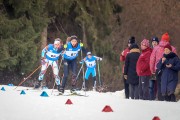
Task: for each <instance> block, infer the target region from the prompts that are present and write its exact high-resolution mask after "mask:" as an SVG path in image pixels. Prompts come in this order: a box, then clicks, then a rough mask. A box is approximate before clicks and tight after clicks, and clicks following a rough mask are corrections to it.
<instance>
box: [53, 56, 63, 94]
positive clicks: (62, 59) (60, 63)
mask: <svg viewBox="0 0 180 120" xmlns="http://www.w3.org/2000/svg"><path fill="white" fill-rule="evenodd" d="M62 61H63V57H62V59H61V62H60V65H59V68H58V70H59V71H60V69H61V64H62ZM55 83H56V80H55V79H54V85H53V88H52V92H51V95H52V94H53V89H54V87H55Z"/></svg>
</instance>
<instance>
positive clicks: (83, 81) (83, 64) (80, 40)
mask: <svg viewBox="0 0 180 120" xmlns="http://www.w3.org/2000/svg"><path fill="white" fill-rule="evenodd" d="M80 43H81V40H80ZM82 59H83V57H82V49H81V60H82ZM82 71H83V83H84V87H85V79H84V64H82ZM85 95H86V90H85Z"/></svg>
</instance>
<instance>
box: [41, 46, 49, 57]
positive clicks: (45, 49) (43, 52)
mask: <svg viewBox="0 0 180 120" xmlns="http://www.w3.org/2000/svg"><path fill="white" fill-rule="evenodd" d="M47 50H48V46H46V47H45V48H44V49H43V50H42V52H41V59H44V58H45V55H46V52H47Z"/></svg>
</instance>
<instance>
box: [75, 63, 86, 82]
mask: <svg viewBox="0 0 180 120" xmlns="http://www.w3.org/2000/svg"><path fill="white" fill-rule="evenodd" d="M83 64H84V63H82V65H81V68H80V69H79V72H78V74H77V76H76V80H77V79H78V77H79V74H80V72H81V69H82V67H83Z"/></svg>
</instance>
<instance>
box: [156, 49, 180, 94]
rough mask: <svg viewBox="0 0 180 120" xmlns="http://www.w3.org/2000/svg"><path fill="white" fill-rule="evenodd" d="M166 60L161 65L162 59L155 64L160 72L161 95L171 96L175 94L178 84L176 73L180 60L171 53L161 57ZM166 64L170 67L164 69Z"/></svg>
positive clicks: (179, 68)
mask: <svg viewBox="0 0 180 120" xmlns="http://www.w3.org/2000/svg"><path fill="white" fill-rule="evenodd" d="M163 56H164V57H165V58H166V60H165V61H164V63H162V58H161V59H160V61H159V62H158V64H157V69H159V70H160V71H161V72H162V76H161V93H162V94H164V95H165V94H168V95H170V94H172V93H174V92H175V89H176V86H177V83H178V71H179V70H180V59H179V58H178V56H177V55H176V54H175V53H173V52H171V53H170V54H168V55H165V54H164V55H163ZM167 64H171V65H172V67H171V68H168V67H166V65H167Z"/></svg>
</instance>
